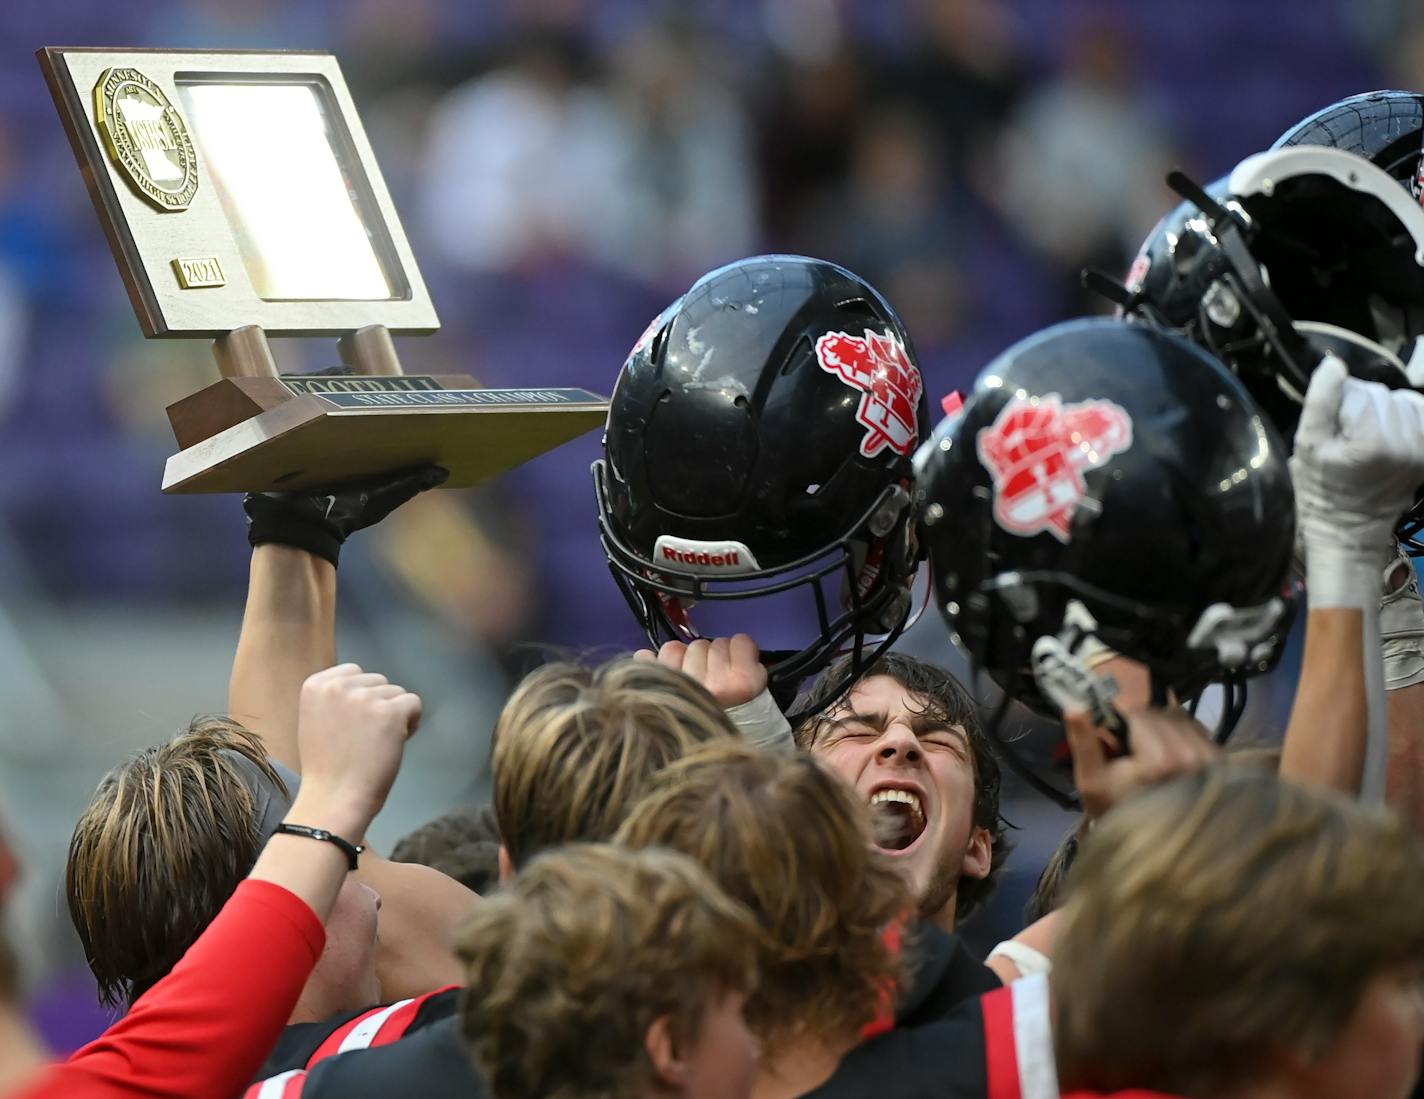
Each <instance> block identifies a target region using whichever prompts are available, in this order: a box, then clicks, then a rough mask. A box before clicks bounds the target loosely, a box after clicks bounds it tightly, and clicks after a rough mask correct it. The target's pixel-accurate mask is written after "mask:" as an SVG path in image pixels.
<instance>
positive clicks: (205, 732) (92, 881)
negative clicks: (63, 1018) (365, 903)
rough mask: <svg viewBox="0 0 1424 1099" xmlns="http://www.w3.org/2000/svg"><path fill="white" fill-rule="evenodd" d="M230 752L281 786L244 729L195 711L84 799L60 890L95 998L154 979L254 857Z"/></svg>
mask: <svg viewBox="0 0 1424 1099" xmlns="http://www.w3.org/2000/svg"><path fill="white" fill-rule="evenodd" d="M239 757H240V758H242V759H245V760H247V761H248V762H250V763H251V764H252V765H253V766H255V767H256V768H257V769H258V770H259V771H260V772H261V773H262V775H263V777H264V778H265V779H266V780H267V781H269V782H271V783H272V784H273V785H274V786H275V787H276V788H277V789H279V790H284V791H285V787H284V785H283V783H282V780H281V779H280V778H279V777H278V776H277V773H276V772H275V771H273V770H272V766H271V764H269V763H268V762H267V754H266V752H265V751H264V750H263V747H262V742H261V741H260V740H259V739H258V738H257V737H256V736H255V735H254V734H253V733H250V732H248V731H247V730H246V729H244V728H243V727H242V726H241V725H239V724H237V722H235V721H231V720H229V719H228V718H224V717H201V718H195V719H194V721H193V723H192V724H191V725H190V726H189V728H188V729H187V731H185V732H183V733H181V734H179V735H178V736H176V737H174V738H173V739H172V740H171V741H169V742H168V743H167V744H163V745H160V746H159V747H157V748H148V749H145V750H144V751H142V752H140V753H138V754H137V755H136V756H134V757H132V758H131V759H129V760H128V761H127V762H125V763H123V764H120V765H119V766H118V767H116V768H114V769H113V770H112V771H110V772H109V773H108V775H106V776H105V777H104V779H103V781H101V782H100V783H99V788H98V789H97V790H96V791H95V792H94V796H93V797H92V798H90V799H89V805H88V807H87V808H85V810H84V813H83V815H82V816H80V818H79V823H78V824H76V825H75V826H74V835H73V837H72V838H71V839H70V841H69V861H68V864H67V865H66V867H65V873H64V888H65V894H66V896H67V898H68V901H69V915H70V918H71V919H72V920H73V921H74V929H75V930H76V931H77V932H78V933H79V940H80V942H81V943H83V945H84V954H85V957H86V958H87V959H88V961H89V968H90V969H92V970H93V971H94V976H95V977H96V978H98V982H99V999H100V1001H101V1002H102V1003H105V1004H108V1005H110V1006H115V1007H116V1006H120V1005H123V1004H131V1003H132V1002H133V1001H134V1000H136V999H137V998H138V997H139V996H141V995H142V994H143V993H144V992H145V991H147V990H148V988H149V987H151V986H152V985H153V984H154V983H155V982H157V981H158V980H160V979H161V978H162V977H164V976H165V975H166V974H167V973H168V971H169V970H170V969H172V968H173V966H174V964H176V963H177V961H178V959H180V958H181V957H183V955H184V954H185V953H186V952H187V950H188V948H189V947H190V946H192V945H193V943H194V942H196V941H197V939H198V936H199V935H201V934H202V933H203V929H204V928H206V927H207V926H208V924H209V923H211V922H212V920H213V918H214V917H215V916H216V915H217V914H218V912H219V911H220V910H221V909H222V906H223V905H224V904H226V903H227V900H228V898H229V897H231V896H232V894H233V891H234V890H235V889H236V888H237V887H238V885H239V883H241V881H242V879H243V878H245V877H246V876H247V874H248V871H250V870H251V869H252V864H253V863H254V862H256V861H257V856H258V855H259V854H261V851H262V836H261V835H260V833H259V828H258V822H257V809H256V800H255V798H254V797H253V793H252V789H251V787H250V786H249V785H248V782H247V780H246V778H245V777H244V775H243V773H242V771H241V770H240V763H239Z"/></svg>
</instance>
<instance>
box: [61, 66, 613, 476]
mask: <svg viewBox="0 0 1424 1099" xmlns="http://www.w3.org/2000/svg"><path fill="white" fill-rule="evenodd" d="M38 56H39V61H40V67H41V68H42V69H43V70H44V74H45V79H46V80H47V81H48V83H49V87H50V92H51V94H52V95H53V96H54V100H55V103H56V104H57V105H58V107H59V113H60V116H61V117H62V118H63V120H64V126H65V129H66V131H67V132H68V134H69V140H70V142H71V144H72V145H73V147H74V153H75V156H76V157H77V158H78V160H79V166H80V169H81V170H82V171H83V174H84V180H85V182H86V183H87V185H88V187H89V194H90V197H91V198H92V199H93V200H94V206H95V209H97V210H98V212H99V220H100V221H101V222H102V223H103V225H104V231H105V233H106V234H107V236H108V238H109V245H110V247H111V248H112V249H113V253H114V258H115V260H117V261H118V265H119V271H120V273H121V274H122V276H123V279H124V284H125V286H126V287H127V288H128V293H129V299H130V300H131V301H132V303H133V307H134V312H135V313H136V314H137V315H138V321H139V325H140V326H141V327H142V329H143V334H144V335H145V336H147V337H149V338H150V339H183V338H195V337H203V338H207V339H211V340H213V353H214V356H215V357H216V359H217V363H218V369H219V372H220V374H221V380H219V381H217V382H215V383H214V384H212V385H210V386H208V387H207V388H205V389H202V390H200V391H198V392H197V393H194V394H192V395H190V396H188V397H186V398H184V399H183V400H180V401H177V402H176V403H174V404H173V405H170V406H169V408H168V418H169V421H170V422H171V423H172V425H173V433H174V435H175V436H177V439H178V445H179V447H180V448H181V449H180V450H179V452H178V453H177V454H175V455H173V457H171V458H169V459H168V464H167V468H166V469H165V471H164V476H163V491H164V492H247V491H265V490H270V489H300V488H310V487H317V486H323V485H330V484H336V483H339V482H342V481H346V480H350V479H352V478H358V477H364V476H370V475H373V474H379V473H383V472H387V471H391V470H396V469H402V468H405V467H409V466H415V465H420V464H423V463H427V462H431V463H434V464H436V465H440V466H443V467H445V468H446V469H448V470H449V471H450V478H449V480H448V481H447V482H446V484H447V485H450V486H463V485H472V484H476V483H477V482H480V481H483V480H485V479H487V478H489V477H491V476H494V475H495V474H498V473H500V472H502V471H504V470H506V469H509V468H511V467H513V466H516V465H518V464H519V463H521V462H524V461H526V460H528V459H529V458H533V457H535V456H536V455H538V454H542V453H544V452H545V451H546V450H550V449H552V448H553V447H556V446H558V445H560V444H561V443H564V442H567V441H568V440H570V439H572V438H574V437H576V436H578V435H581V434H583V433H584V432H585V431H588V430H590V429H591V428H594V427H596V426H598V425H599V424H601V423H602V422H603V419H604V416H605V413H606V411H607V403H606V401H605V400H604V399H603V398H601V397H598V396H597V395H595V394H593V393H589V392H587V391H586V390H582V389H483V388H480V387H479V386H478V385H477V383H476V382H475V380H474V379H473V378H471V377H469V376H466V375H439V376H432V375H420V376H416V375H405V374H403V373H402V371H401V366H400V361H399V359H397V357H396V351H395V345H394V342H393V340H392V336H395V335H425V334H429V333H431V332H434V331H436V330H437V329H438V328H439V326H440V322H439V320H438V319H437V318H436V315H435V309H434V306H433V305H432V304H431V301H430V295H429V293H428V292H427V291H426V288H425V283H424V281H423V280H422V279H421V277H420V271H419V269H418V268H417V266H416V263H415V257H414V256H413V255H412V254H411V250H410V244H409V243H408V242H407V240H406V237H405V233H404V232H403V231H402V229H401V225H400V221H399V219H398V218H397V216H396V211H395V207H394V206H393V205H392V203H391V197H390V194H389V193H388V192H387V190H386V186H385V183H384V181H383V180H382V178H381V173H380V170H379V168H378V167H377V165H376V160H375V156H374V155H373V153H372V151H371V146H370V145H369V143H368V142H367V140H366V135H365V133H364V132H363V130H362V128H361V121H360V119H359V118H358V117H357V114H356V108H355V106H354V104H353V103H352V101H351V96H350V94H349V92H348V91H347V88H346V82H345V80H344V79H343V78H342V75H341V69H340V67H339V66H338V65H337V63H336V59H335V58H334V57H333V56H332V55H331V54H328V53H308V52H298V51H282V52H275V53H268V52H254V51H248V50H232V51H208V52H197V51H194V52H189V51H178V50H109V49H90V48H83V49H77V48H76V49H70V48H58V47H46V48H44V49H41V50H40V51H39V54H38ZM269 336H272V337H277V336H283V337H292V336H305V337H311V336H325V337H336V339H337V347H338V350H339V353H340V357H341V361H342V363H343V364H344V369H343V370H342V372H341V373H327V372H322V373H319V374H298V375H288V374H282V373H280V372H279V370H278V368H277V364H276V362H275V360H274V358H273V356H272V351H271V348H270V346H269V344H268V337H269Z"/></svg>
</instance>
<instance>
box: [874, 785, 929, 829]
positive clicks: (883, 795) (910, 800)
mask: <svg viewBox="0 0 1424 1099" xmlns="http://www.w3.org/2000/svg"><path fill="white" fill-rule="evenodd" d="M887 801H893V802H898V803H899V804H901V805H908V806H909V807H910V811H911V812H912V813H914V814H915V817H916V819H917V820H918V821H919V822H920V824H924V822H925V809H924V806H923V805H921V804H920V798H919V795H918V794H916V793H915V792H914V791H913V790H877V791H876V792H875V793H874V794H872V795H871V798H870V804H871V805H881V804H883V803H885V802H887Z"/></svg>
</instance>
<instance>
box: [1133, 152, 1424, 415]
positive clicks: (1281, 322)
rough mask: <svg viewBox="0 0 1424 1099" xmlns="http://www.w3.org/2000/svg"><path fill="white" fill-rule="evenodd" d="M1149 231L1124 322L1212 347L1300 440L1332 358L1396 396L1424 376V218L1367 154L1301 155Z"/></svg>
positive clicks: (1192, 196)
mask: <svg viewBox="0 0 1424 1099" xmlns="http://www.w3.org/2000/svg"><path fill="white" fill-rule="evenodd" d="M1171 182H1173V185H1174V186H1176V187H1178V189H1179V190H1181V191H1182V192H1183V193H1184V194H1185V195H1186V196H1187V199H1188V200H1187V201H1186V202H1184V203H1183V204H1182V205H1181V206H1179V207H1178V208H1177V209H1176V210H1174V211H1173V212H1172V213H1171V214H1169V215H1168V216H1167V217H1166V218H1164V219H1163V220H1162V222H1160V223H1159V224H1158V226H1157V227H1156V228H1155V229H1154V230H1153V231H1152V233H1151V234H1149V236H1148V238H1147V240H1146V242H1145V243H1144V244H1143V246H1142V249H1141V250H1140V251H1139V253H1138V255H1137V258H1136V259H1135V260H1134V261H1133V265H1132V267H1131V269H1130V270H1129V273H1128V278H1127V282H1126V291H1127V296H1126V297H1125V299H1124V300H1123V303H1122V304H1123V307H1124V312H1125V313H1127V314H1130V315H1131V314H1135V315H1139V316H1144V317H1147V318H1150V319H1151V320H1153V321H1155V322H1157V323H1159V324H1162V325H1165V326H1166V327H1169V328H1171V329H1173V330H1175V331H1178V332H1181V333H1182V334H1184V335H1186V336H1188V337H1189V338H1190V339H1192V340H1194V341H1195V342H1197V343H1200V344H1201V345H1202V346H1204V347H1206V348H1207V349H1208V350H1210V351H1211V352H1212V353H1213V354H1214V355H1216V356H1217V357H1218V358H1220V359H1221V361H1222V362H1224V363H1225V364H1226V365H1228V366H1229V367H1231V368H1232V369H1233V370H1235V371H1236V373H1237V374H1238V375H1240V377H1241V379H1242V381H1243V382H1245V384H1246V386H1247V388H1248V389H1249V390H1250V391H1251V394H1252V395H1253V396H1254V397H1255V398H1256V399H1257V400H1258V401H1259V402H1260V404H1261V406H1262V407H1263V408H1264V409H1265V411H1266V412H1267V413H1268V414H1269V415H1270V417H1271V419H1272V421H1273V422H1274V423H1275V424H1276V426H1277V428H1278V429H1279V430H1280V431H1281V433H1282V434H1283V435H1284V436H1285V438H1286V440H1287V442H1288V443H1289V441H1290V440H1291V439H1293V437H1294V434H1295V426H1296V423H1297V421H1298V420H1299V417H1300V402H1301V400H1302V399H1303V397H1304V394H1305V389H1306V386H1307V385H1308V384H1309V379H1310V372H1311V371H1312V370H1313V369H1314V368H1315V364H1316V363H1317V362H1319V360H1320V358H1321V356H1322V355H1324V354H1325V353H1327V352H1329V353H1332V354H1335V355H1337V356H1339V357H1340V358H1342V359H1343V360H1344V361H1345V363H1346V365H1347V366H1348V367H1349V368H1350V371H1351V373H1353V374H1355V375H1356V376H1358V377H1363V378H1367V379H1370V380H1374V381H1381V382H1384V383H1385V384H1387V385H1391V386H1404V385H1407V384H1409V378H1410V376H1411V374H1416V375H1420V376H1421V377H1424V356H1421V357H1420V361H1419V362H1413V361H1409V362H1407V361H1406V359H1405V358H1404V357H1402V356H1412V355H1413V353H1414V348H1415V343H1414V341H1413V335H1414V333H1415V331H1416V328H1418V327H1419V323H1420V321H1421V320H1424V210H1421V209H1420V207H1419V206H1418V204H1417V203H1415V202H1413V201H1412V200H1411V199H1410V197H1409V196H1408V194H1407V193H1406V192H1404V191H1403V190H1402V189H1401V188H1400V187H1398V186H1397V185H1396V184H1395V182H1394V180H1393V179H1392V178H1391V177H1389V176H1388V175H1386V174H1385V172H1384V171H1383V170H1382V169H1380V168H1377V167H1375V166H1374V165H1372V164H1370V163H1369V162H1367V161H1365V160H1363V159H1362V158H1361V157H1358V156H1356V155H1354V154H1353V153H1349V152H1344V151H1341V150H1336V149H1328V148H1321V147H1313V146H1304V145H1302V146H1291V147H1283V148H1279V149H1276V150H1274V151H1271V152H1266V153H1260V154H1257V155H1256V156H1253V157H1249V158H1247V159H1246V160H1245V161H1242V163H1241V164H1240V165H1238V166H1237V168H1236V169H1235V170H1234V171H1233V172H1232V173H1231V175H1230V176H1229V177H1227V178H1226V179H1224V180H1219V181H1217V182H1216V183H1214V184H1212V185H1210V186H1208V187H1206V188H1197V187H1195V186H1194V185H1193V184H1191V183H1190V181H1187V180H1185V179H1184V178H1183V177H1182V176H1181V175H1180V174H1179V173H1174V175H1173V177H1171Z"/></svg>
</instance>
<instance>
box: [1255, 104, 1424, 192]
mask: <svg viewBox="0 0 1424 1099" xmlns="http://www.w3.org/2000/svg"><path fill="white" fill-rule="evenodd" d="M1293 145H1324V146H1327V147H1329V148H1332V149H1344V150H1345V151H1346V152H1347V153H1354V154H1355V155H1356V156H1362V157H1364V158H1365V159H1366V160H1368V161H1369V162H1370V163H1371V164H1373V165H1375V167H1377V168H1382V169H1384V171H1385V172H1387V173H1388V174H1389V176H1390V177H1391V178H1392V179H1394V180H1395V181H1396V182H1397V183H1399V184H1401V185H1402V186H1403V187H1404V188H1405V189H1406V190H1408V191H1409V193H1410V194H1411V195H1413V196H1414V198H1415V200H1416V201H1424V175H1421V173H1424V95H1420V94H1419V93H1417V92H1401V91H1378V92H1365V93H1363V94H1361V95H1352V96H1350V97H1348V98H1346V99H1342V100H1340V101H1339V102H1338V103H1332V104H1330V106H1328V107H1324V108H1322V109H1321V110H1318V111H1316V112H1315V113H1314V114H1312V115H1308V116H1307V117H1305V118H1303V119H1301V120H1300V121H1299V122H1297V123H1296V124H1295V125H1294V126H1292V127H1291V128H1290V129H1288V130H1287V131H1286V132H1285V133H1283V134H1281V136H1280V137H1278V138H1276V141H1275V144H1273V145H1272V146H1271V148H1272V149H1286V148H1290V147H1291V146H1293Z"/></svg>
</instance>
